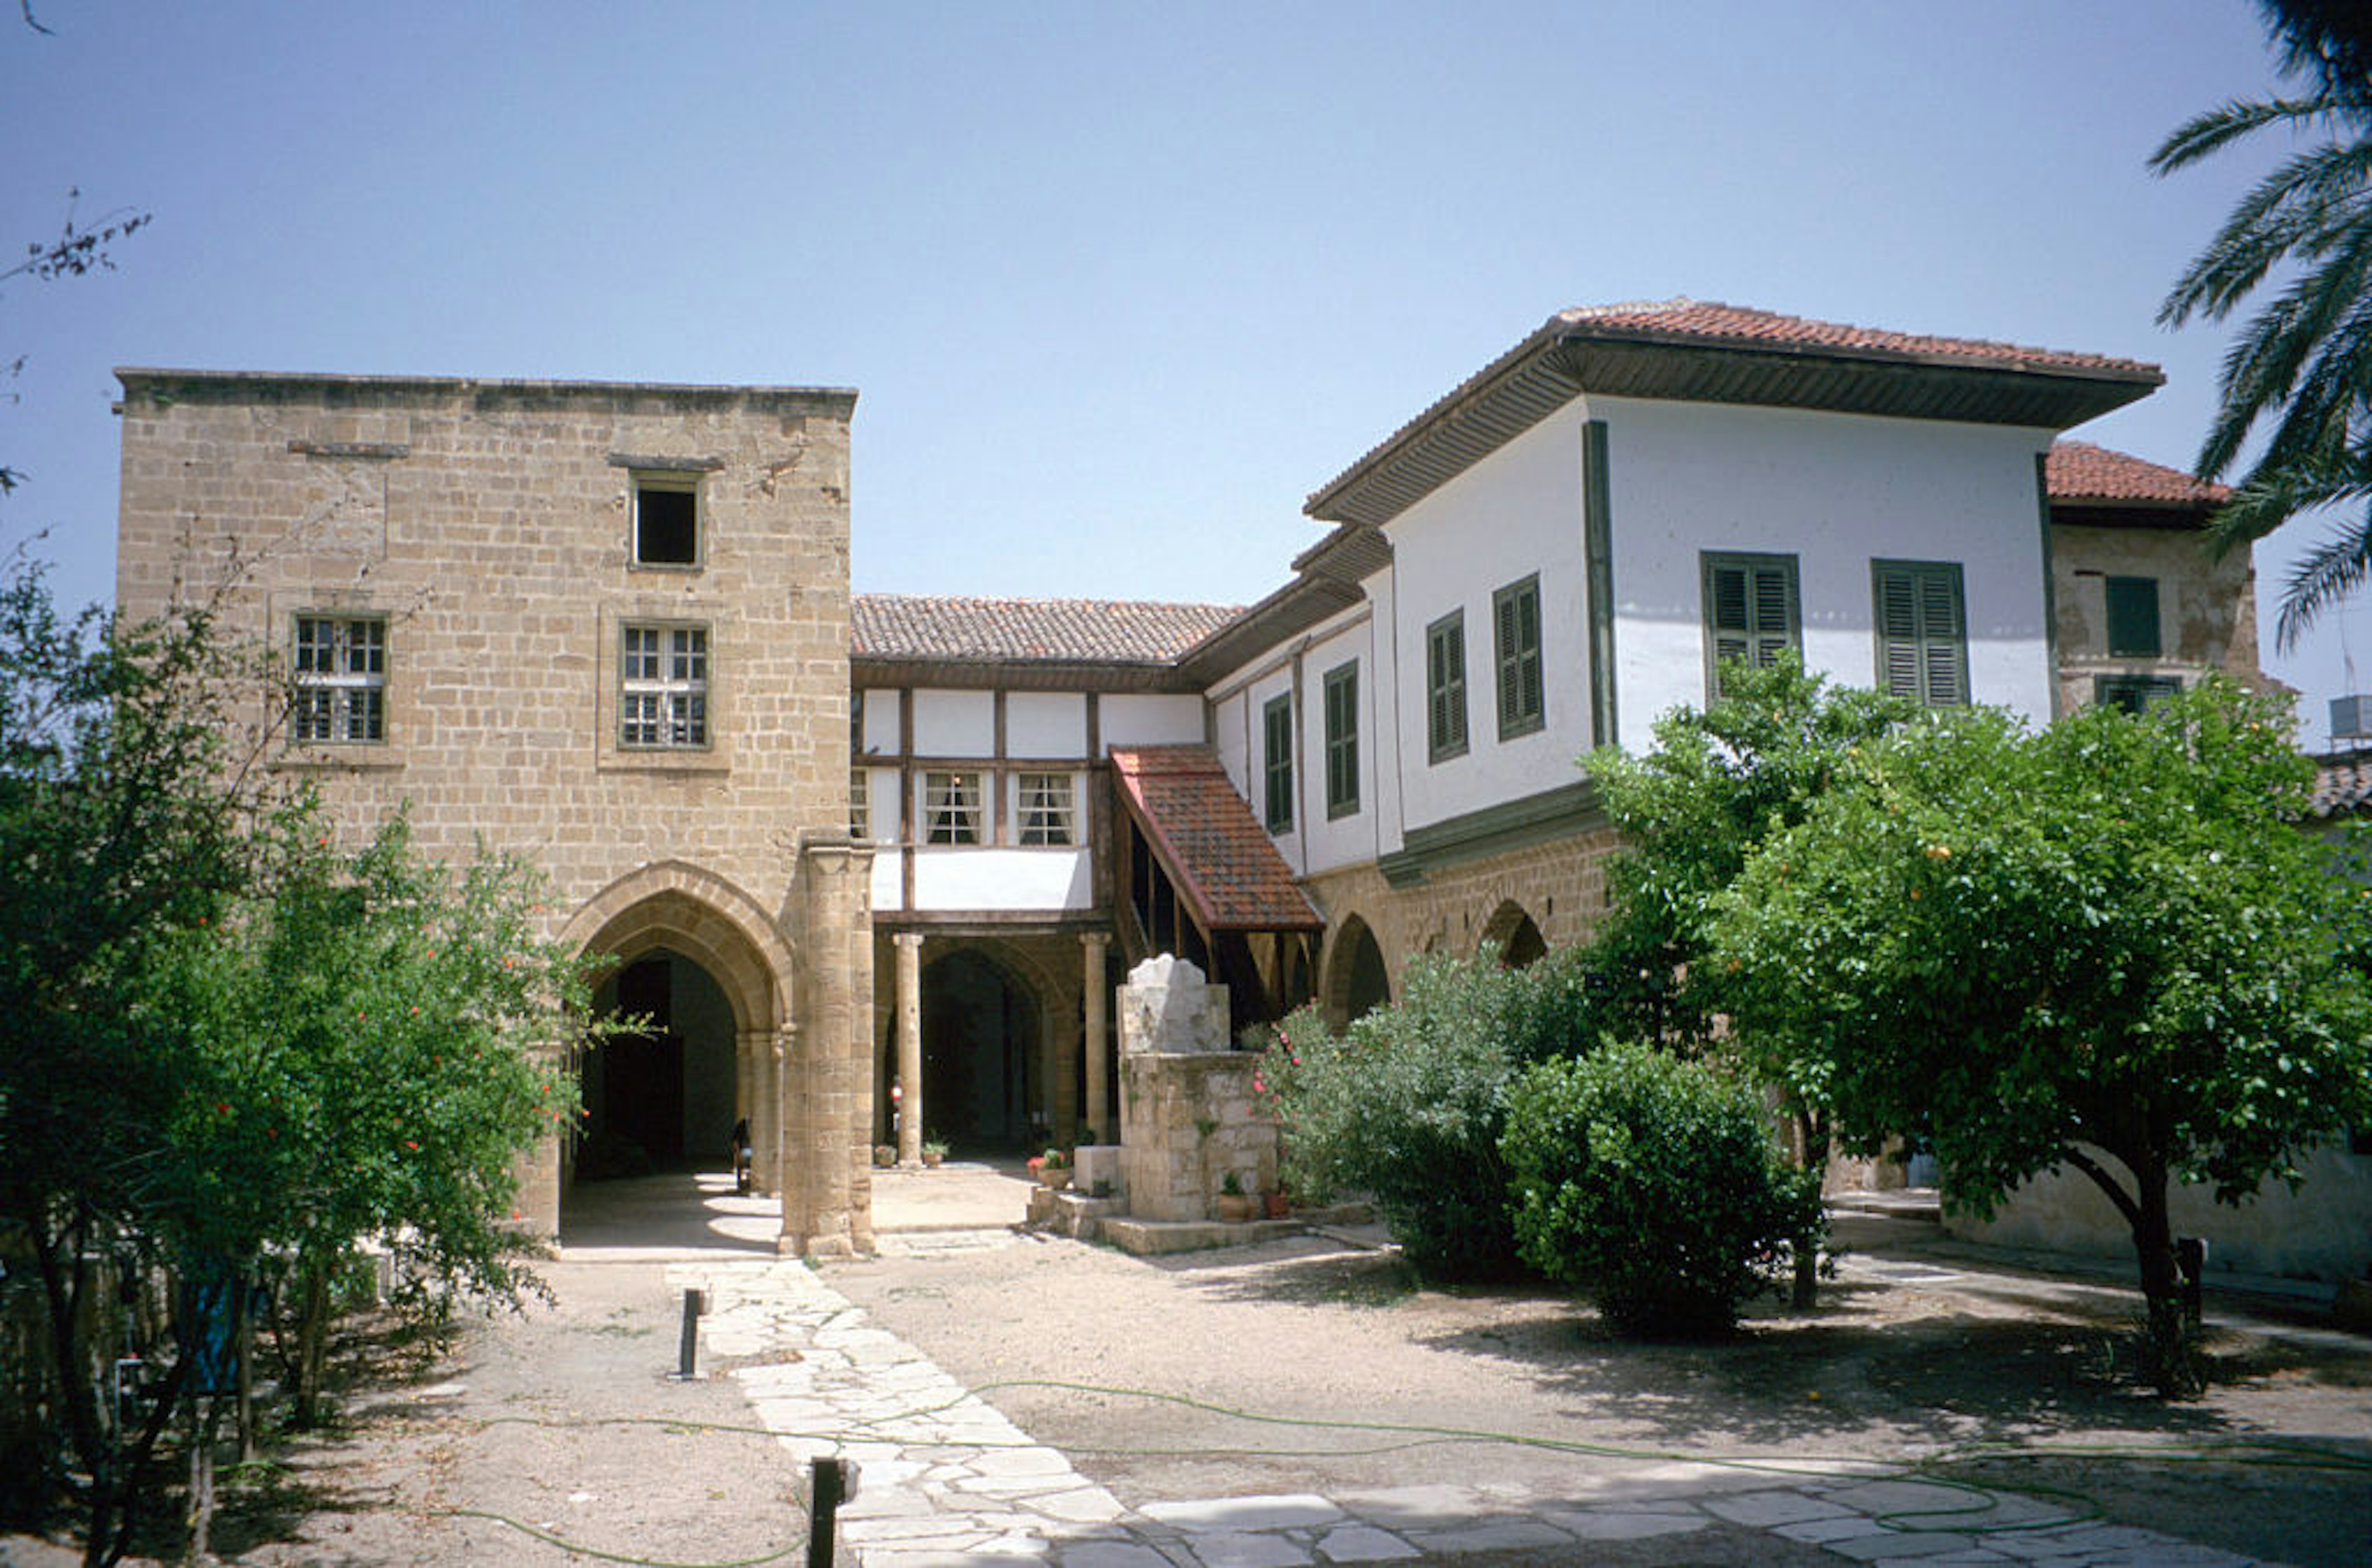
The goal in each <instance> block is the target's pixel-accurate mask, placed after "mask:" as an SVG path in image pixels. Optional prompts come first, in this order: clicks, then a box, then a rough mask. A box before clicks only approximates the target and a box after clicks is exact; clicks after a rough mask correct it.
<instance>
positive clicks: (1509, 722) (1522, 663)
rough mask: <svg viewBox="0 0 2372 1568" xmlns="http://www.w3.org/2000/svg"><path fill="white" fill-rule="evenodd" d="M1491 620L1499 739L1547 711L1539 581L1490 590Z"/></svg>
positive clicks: (1536, 722) (1530, 726)
mask: <svg viewBox="0 0 2372 1568" xmlns="http://www.w3.org/2000/svg"><path fill="white" fill-rule="evenodd" d="M1491 620H1492V633H1493V636H1494V639H1495V642H1496V644H1497V646H1496V648H1495V650H1494V651H1495V653H1496V655H1497V659H1496V663H1497V666H1498V676H1499V738H1500V739H1502V740H1506V739H1509V738H1513V737H1515V736H1518V735H1526V734H1529V733H1530V732H1531V731H1533V730H1536V729H1539V728H1540V727H1541V725H1542V724H1543V723H1544V722H1545V720H1546V716H1547V711H1548V708H1547V702H1546V693H1545V691H1544V690H1543V689H1542V685H1541V580H1540V579H1539V578H1538V577H1527V578H1525V579H1524V580H1523V581H1522V582H1520V583H1514V584H1511V585H1509V586H1508V587H1504V588H1501V589H1500V590H1499V591H1498V592H1497V593H1496V594H1494V595H1493V596H1492V599H1491Z"/></svg>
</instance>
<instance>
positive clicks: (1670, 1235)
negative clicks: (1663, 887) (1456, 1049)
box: [1500, 1045, 1821, 1338]
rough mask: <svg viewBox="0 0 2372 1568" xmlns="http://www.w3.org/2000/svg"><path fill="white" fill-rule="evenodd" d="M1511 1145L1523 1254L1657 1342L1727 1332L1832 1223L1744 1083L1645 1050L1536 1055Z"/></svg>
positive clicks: (1504, 1146)
mask: <svg viewBox="0 0 2372 1568" xmlns="http://www.w3.org/2000/svg"><path fill="white" fill-rule="evenodd" d="M1512 1099H1513V1104H1512V1108H1511V1109H1510V1112H1509V1115H1508V1118H1507V1126H1506V1135H1505V1136H1504V1137H1503V1138H1502V1139H1501V1141H1500V1147H1501V1150H1502V1152H1503V1154H1504V1155H1505V1157H1506V1166H1507V1171H1508V1181H1509V1185H1510V1187H1511V1189H1512V1191H1513V1194H1514V1212H1513V1216H1512V1217H1513V1227H1514V1230H1515V1235H1516V1239H1517V1248H1518V1250H1519V1252H1520V1254H1521V1256H1522V1257H1523V1260H1525V1261H1526V1262H1528V1263H1529V1264H1530V1265H1531V1266H1532V1267H1533V1268H1535V1269H1538V1270H1539V1271H1540V1272H1542V1273H1544V1274H1546V1275H1548V1276H1549V1277H1550V1278H1551V1279H1553V1280H1557V1281H1559V1282H1561V1283H1565V1284H1569V1285H1573V1286H1575V1287H1576V1288H1578V1289H1582V1290H1586V1291H1587V1292H1588V1293H1589V1294H1590V1295H1592V1296H1593V1297H1594V1298H1595V1299H1596V1301H1597V1303H1598V1305H1599V1309H1600V1310H1601V1311H1603V1312H1604V1313H1605V1314H1606V1316H1607V1318H1609V1319H1610V1321H1611V1322H1612V1323H1613V1324H1614V1326H1615V1327H1616V1328H1617V1329H1619V1330H1622V1332H1624V1333H1626V1334H1634V1335H1639V1336H1642V1337H1650V1338H1695V1337H1702V1336H1708V1335H1715V1334H1720V1333H1724V1332H1727V1330H1730V1329H1732V1328H1734V1327H1735V1326H1736V1325H1737V1322H1738V1307H1739V1306H1740V1305H1741V1304H1743V1303H1744V1302H1745V1301H1746V1300H1748V1299H1749V1298H1750V1297H1751V1296H1753V1295H1758V1294H1760V1293H1761V1292H1762V1291H1763V1290H1765V1289H1769V1288H1773V1287H1774V1286H1776V1285H1778V1284H1779V1283H1781V1282H1782V1281H1783V1280H1784V1279H1785V1277H1786V1275H1787V1272H1788V1270H1789V1266H1790V1262H1791V1257H1792V1254H1791V1246H1792V1238H1793V1237H1797V1236H1818V1235H1820V1233H1821V1231H1820V1226H1821V1221H1820V1190H1819V1186H1818V1181H1817V1179H1816V1178H1815V1177H1813V1176H1810V1175H1808V1174H1807V1173H1804V1172H1799V1171H1796V1170H1792V1169H1790V1168H1788V1167H1787V1165H1786V1163H1785V1160H1783V1159H1782V1158H1781V1156H1780V1155H1779V1152H1778V1150H1777V1149H1776V1148H1775V1147H1774V1146H1773V1143H1772V1139H1771V1135H1770V1132H1769V1131H1768V1128H1767V1126H1766V1123H1765V1121H1764V1118H1763V1114H1762V1106H1761V1104H1760V1103H1759V1101H1758V1100H1757V1098H1756V1097H1755V1095H1754V1092H1753V1090H1752V1089H1751V1088H1750V1087H1749V1086H1746V1085H1745V1084H1742V1083H1740V1082H1738V1080H1736V1079H1734V1078H1731V1077H1729V1076H1727V1074H1723V1073H1721V1072H1720V1071H1718V1070H1717V1069H1715V1068H1714V1067H1712V1066H1709V1065H1707V1064H1706V1063H1702V1062H1684V1061H1681V1060H1680V1059H1679V1058H1678V1057H1674V1056H1670V1055H1668V1054H1666V1053H1665V1052H1663V1051H1657V1050H1656V1049H1654V1048H1653V1047H1651V1046H1645V1045H1617V1046H1609V1047H1607V1048H1606V1049H1605V1050H1603V1051H1598V1052H1596V1053H1595V1054H1592V1055H1590V1056H1587V1057H1584V1058H1581V1059H1580V1060H1577V1061H1563V1062H1559V1061H1550V1062H1543V1063H1539V1064H1538V1065H1536V1066H1534V1067H1533V1068H1532V1069H1531V1070H1530V1071H1529V1072H1528V1073H1526V1074H1524V1076H1523V1077H1522V1078H1521V1079H1520V1080H1519V1081H1517V1083H1516V1084H1515V1085H1514V1086H1513V1091H1512Z"/></svg>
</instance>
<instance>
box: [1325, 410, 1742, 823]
mask: <svg viewBox="0 0 2372 1568" xmlns="http://www.w3.org/2000/svg"><path fill="white" fill-rule="evenodd" d="M1582 422H1583V416H1582V413H1581V412H1580V408H1579V405H1578V404H1576V405H1574V406H1572V407H1569V408H1567V409H1565V410H1564V411H1563V412H1560V413H1558V414H1556V415H1554V416H1552V417H1551V418H1550V419H1548V420H1545V421H1543V422H1542V423H1541V424H1538V425H1535V426H1533V427H1532V428H1531V429H1530V430H1528V431H1526V432H1525V433H1524V434H1523V435H1521V436H1517V438H1516V439H1515V440H1513V441H1511V442H1509V443H1508V444H1507V445H1506V446H1505V447H1501V448H1500V449H1499V450H1498V451H1496V452H1494V453H1493V454H1492V455H1491V456H1490V457H1488V458H1486V459H1483V461H1482V462H1481V463H1478V464H1476V465H1475V466H1474V467H1473V468H1471V469H1469V470H1467V471H1466V472H1464V473H1462V474H1460V475H1459V476H1458V477H1457V478H1456V479H1454V480H1451V481H1450V482H1448V484H1445V485H1443V486H1442V487H1441V488H1440V489H1439V490H1436V491H1435V492H1434V493H1433V494H1430V495H1428V496H1426V497H1425V498H1424V499H1423V500H1422V501H1419V502H1418V503H1417V504H1416V505H1413V506H1412V507H1410V508H1409V509H1408V510H1407V511H1406V512H1404V513H1402V514H1401V516H1400V517H1398V518H1396V519H1394V520H1393V522H1392V523H1391V524H1390V525H1389V528H1387V529H1386V530H1385V531H1386V533H1387V534H1388V535H1389V538H1390V540H1391V541H1392V553H1393V563H1392V583H1393V587H1394V589H1395V590H1396V591H1395V593H1394V595H1393V600H1394V602H1393V603H1392V604H1391V606H1390V609H1389V614H1390V617H1391V619H1390V620H1389V621H1388V622H1386V624H1387V626H1388V627H1389V631H1390V632H1391V633H1392V634H1393V637H1394V639H1395V644H1396V649H1397V657H1398V663H1399V674H1398V679H1397V680H1396V681H1395V682H1394V688H1395V689H1394V691H1393V693H1392V710H1393V716H1394V722H1395V728H1396V733H1397V736H1398V737H1399V738H1400V739H1401V749H1400V752H1399V755H1398V757H1397V759H1396V761H1397V763H1398V767H1399V772H1400V784H1401V813H1402V817H1401V820H1400V821H1398V822H1396V823H1395V824H1394V828H1395V837H1397V830H1398V829H1400V828H1403V827H1405V828H1418V827H1423V826H1425V825H1426V824H1428V823H1433V822H1438V821H1440V820H1442V819H1445V818H1450V817H1456V816H1459V815H1461V814H1462V813H1465V812H1469V811H1474V810H1479V809H1481V808H1482V807H1486V806H1494V805H1497V804H1499V803H1500V802H1502V801H1507V800H1515V799H1519V798H1521V797H1523V796H1529V795H1537V794H1539V793H1540V792H1541V791H1542V790H1547V789H1554V788H1556V787H1558V786H1559V785H1561V784H1571V783H1573V782H1574V781H1575V780H1576V779H1577V778H1579V777H1580V776H1581V775H1580V773H1579V772H1578V770H1577V769H1576V765H1575V759H1576V758H1577V757H1579V756H1580V755H1581V754H1582V753H1583V752H1585V751H1587V750H1588V749H1589V746H1590V737H1589V668H1588V630H1587V621H1586V620H1585V611H1584V598H1583V579H1582V517H1581V425H1582ZM1702 458H1703V454H1700V459H1702ZM1612 466H1613V470H1614V471H1615V472H1616V473H1617V474H1620V473H1621V471H1622V453H1621V450H1620V447H1619V442H1618V448H1617V451H1616V454H1615V457H1614V460H1613V465H1612ZM1615 517H1616V520H1617V527H1618V528H1619V527H1620V526H1621V518H1622V510H1621V507H1620V505H1617V507H1616V509H1615ZM1614 568H1615V581H1616V582H1617V583H1618V584H1619V583H1621V582H1622V574H1623V571H1624V562H1623V559H1622V549H1621V546H1620V543H1619V542H1618V544H1617V546H1616V550H1615V561H1614ZM1534 573H1538V574H1539V575H1540V580H1541V692H1542V695H1543V697H1544V698H1545V700H1546V712H1547V719H1548V722H1547V724H1546V725H1545V726H1543V727H1542V728H1541V729H1539V730H1536V731H1534V732H1533V733H1532V734H1530V735H1526V736H1519V737H1517V738H1514V739H1512V740H1509V741H1506V742H1504V743H1503V742H1502V741H1501V740H1500V739H1499V720H1498V711H1497V707H1496V697H1495V692H1496V690H1497V687H1496V681H1495V676H1494V668H1495V667H1494V654H1493V646H1492V619H1491V596H1492V595H1493V594H1494V593H1495V592H1496V591H1497V590H1498V589H1500V588H1502V587H1506V586H1508V585H1509V584H1512V583H1515V582H1517V581H1520V580H1521V579H1523V578H1525V577H1528V576H1530V575H1533V574H1534ZM1371 591H1372V588H1371ZM1451 610H1464V611H1465V618H1466V742H1467V750H1466V755H1464V756H1463V757H1453V758H1449V759H1448V760H1445V761H1441V762H1438V763H1432V762H1428V761H1426V756H1425V751H1426V746H1425V679H1424V678H1425V668H1424V629H1425V628H1426V627H1427V626H1429V625H1431V624H1432V623H1433V622H1434V621H1438V620H1439V619H1441V618H1442V617H1443V616H1445V615H1447V614H1448V613H1449V612H1450V611H1451Z"/></svg>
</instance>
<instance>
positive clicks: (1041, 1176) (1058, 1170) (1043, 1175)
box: [1038, 1165, 1071, 1192]
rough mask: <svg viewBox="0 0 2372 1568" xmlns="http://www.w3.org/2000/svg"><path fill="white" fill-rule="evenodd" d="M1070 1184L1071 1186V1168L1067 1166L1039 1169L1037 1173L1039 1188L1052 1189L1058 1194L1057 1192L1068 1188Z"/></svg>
mask: <svg viewBox="0 0 2372 1568" xmlns="http://www.w3.org/2000/svg"><path fill="white" fill-rule="evenodd" d="M1070 1184H1071V1167H1069V1166H1067V1165H1066V1166H1059V1167H1040V1168H1039V1171H1038V1185H1039V1186H1041V1187H1051V1188H1052V1189H1054V1191H1058V1192H1059V1191H1062V1190H1063V1189H1064V1188H1065V1187H1068V1186H1069V1185H1070Z"/></svg>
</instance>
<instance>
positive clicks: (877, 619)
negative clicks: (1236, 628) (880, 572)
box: [849, 594, 1238, 664]
mask: <svg viewBox="0 0 2372 1568" xmlns="http://www.w3.org/2000/svg"><path fill="white" fill-rule="evenodd" d="M849 610H850V617H849V618H850V621H851V622H852V623H853V628H854V632H855V638H854V647H853V650H852V651H853V652H854V654H855V656H856V657H858V658H880V659H952V660H980V661H989V662H1006V661H1041V660H1042V661H1046V662H1051V663H1061V664H1167V663H1169V661H1170V660H1172V659H1175V658H1176V657H1177V656H1179V655H1180V654H1182V653H1184V652H1185V651H1186V650H1187V649H1188V648H1191V647H1192V646H1193V645H1195V644H1196V643H1199V642H1201V641H1202V640H1203V638H1204V637H1206V636H1208V635H1209V634H1210V633H1213V632H1215V631H1216V630H1218V629H1219V628H1220V627H1221V626H1224V625H1226V624H1227V622H1228V621H1231V620H1233V619H1234V618H1235V617H1236V615H1237V614H1238V610H1236V608H1235V607H1233V606H1231V605H1220V604H1152V603H1146V602H1144V601H1140V600H1129V599H1094V598H946V597H940V596H936V595H919V594H858V595H856V596H855V598H853V599H852V600H851V602H850V606H849Z"/></svg>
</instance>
